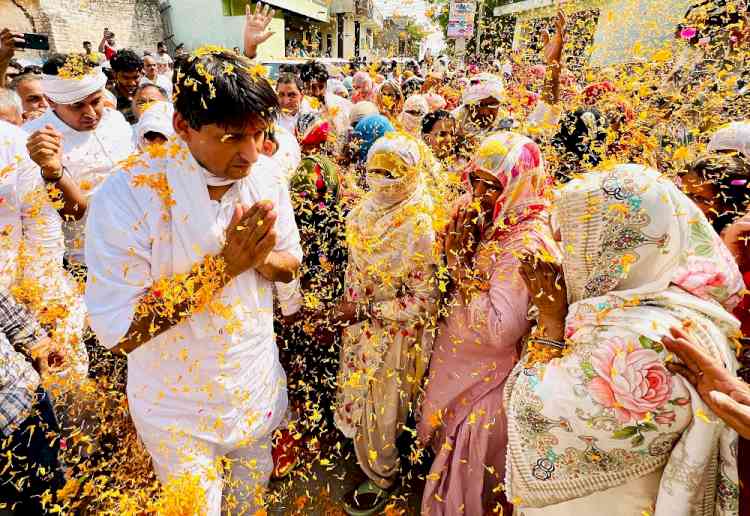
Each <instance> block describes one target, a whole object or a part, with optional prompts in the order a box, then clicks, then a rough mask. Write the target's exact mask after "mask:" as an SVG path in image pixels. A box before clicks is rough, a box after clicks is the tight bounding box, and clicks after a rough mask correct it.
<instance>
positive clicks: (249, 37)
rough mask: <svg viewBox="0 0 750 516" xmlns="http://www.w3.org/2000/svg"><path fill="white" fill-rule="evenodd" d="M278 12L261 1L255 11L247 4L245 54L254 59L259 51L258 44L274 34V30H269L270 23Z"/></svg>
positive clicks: (244, 35) (244, 37)
mask: <svg viewBox="0 0 750 516" xmlns="http://www.w3.org/2000/svg"><path fill="white" fill-rule="evenodd" d="M274 14H276V11H275V10H274V9H271V8H270V7H268V6H267V5H261V4H260V3H258V4H256V5H255V11H252V9H251V8H250V5H246V6H245V30H244V33H243V41H244V43H245V55H246V56H247V57H249V58H250V59H254V58H255V56H256V54H257V52H258V45H260V44H261V43H263V42H265V41H267V40H268V38H270V37H271V36H273V32H270V31H268V30H267V29H268V25H269V24H270V23H271V20H273V16H274Z"/></svg>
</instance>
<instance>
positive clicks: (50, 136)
mask: <svg viewBox="0 0 750 516" xmlns="http://www.w3.org/2000/svg"><path fill="white" fill-rule="evenodd" d="M61 70H65V71H66V74H65V76H64V77H60V76H59V73H60V71H61ZM71 70H73V71H75V73H76V74H77V75H73V76H71V72H70V71H71ZM43 72H44V74H43V75H42V88H43V90H44V94H45V96H46V97H47V100H48V102H49V104H50V109H49V110H47V111H46V112H45V113H44V115H42V116H41V117H39V118H37V119H36V120H33V121H31V122H27V123H26V124H25V125H24V127H23V128H24V129H25V130H26V131H27V132H28V133H29V134H30V135H31V136H30V137H29V141H28V144H27V146H28V149H29V154H30V156H31V159H32V160H33V161H34V162H35V163H36V165H37V166H38V167H39V169H37V173H39V170H40V169H41V176H42V178H43V179H44V181H46V182H47V183H48V184H52V185H54V186H55V188H53V189H50V192H51V193H50V195H52V196H54V197H55V198H54V199H53V200H55V201H60V200H61V201H62V203H60V207H59V208H58V211H59V213H60V215H62V216H63V218H64V220H65V222H64V225H63V230H64V233H65V247H66V257H67V259H68V260H69V261H71V262H73V263H74V264H77V265H83V264H84V257H83V238H84V237H83V229H84V221H83V220H82V219H83V218H84V216H85V214H86V208H87V206H88V198H89V196H90V195H91V194H92V193H93V192H94V191H95V190H96V188H97V187H98V185H99V183H101V182H102V181H103V180H104V179H105V178H106V177H107V176H108V175H109V174H110V172H111V171H112V168H113V167H114V166H115V165H116V164H117V163H118V162H119V161H121V160H124V159H125V158H127V157H128V156H129V155H130V154H131V153H132V152H133V151H134V147H133V135H132V129H131V128H130V126H129V125H128V123H127V122H126V121H125V119H124V118H123V116H122V115H121V114H120V113H118V112H117V111H114V110H112V109H109V108H105V107H104V86H105V84H106V82H107V78H106V76H105V75H104V74H103V73H102V71H101V69H99V68H89V67H88V66H87V65H86V63H85V62H83V61H82V60H81V58H80V57H79V56H74V55H71V56H66V55H63V54H58V55H55V56H53V57H52V58H50V59H49V60H48V61H47V62H46V63H45V64H44V67H43Z"/></svg>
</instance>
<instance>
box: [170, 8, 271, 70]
mask: <svg viewBox="0 0 750 516" xmlns="http://www.w3.org/2000/svg"><path fill="white" fill-rule="evenodd" d="M170 6H171V8H170V18H171V20H172V30H173V31H174V41H175V42H176V43H185V46H186V47H187V48H188V50H194V49H196V48H198V47H201V46H203V45H207V44H212V45H221V46H223V47H227V48H233V47H240V48H242V28H243V25H244V22H245V18H244V16H224V13H223V11H222V4H221V2H220V1H218V0H215V1H214V0H212V1H210V2H207V1H206V0H172V1H171V2H170ZM271 30H272V31H273V32H274V35H273V36H272V37H271V39H269V40H268V41H266V42H265V43H264V44H263V45H261V47H260V48H259V49H258V54H259V57H261V58H277V57H281V56H283V55H284V19H283V15H281V14H278V13H277V14H276V18H275V19H274V20H273V21H272V22H271Z"/></svg>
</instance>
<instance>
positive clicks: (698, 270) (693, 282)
mask: <svg viewBox="0 0 750 516" xmlns="http://www.w3.org/2000/svg"><path fill="white" fill-rule="evenodd" d="M672 282H673V283H674V284H675V285H679V286H680V287H682V288H684V289H685V290H687V291H688V292H690V293H692V294H695V295H696V296H700V297H703V298H705V297H709V296H708V292H709V289H711V288H718V287H722V286H724V285H726V283H727V278H726V276H725V275H724V273H723V272H721V271H720V270H719V269H718V268H717V267H716V265H715V264H714V263H713V262H712V261H709V260H702V259H700V258H696V257H691V258H689V259H688V263H687V266H685V267H680V268H679V269H678V270H677V274H676V275H675V277H674V279H673V280H672Z"/></svg>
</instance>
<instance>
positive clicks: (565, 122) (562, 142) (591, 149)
mask: <svg viewBox="0 0 750 516" xmlns="http://www.w3.org/2000/svg"><path fill="white" fill-rule="evenodd" d="M608 127H609V124H608V123H607V119H606V118H605V117H604V116H603V115H602V114H601V113H600V112H599V110H597V109H594V108H578V109H577V110H575V111H572V112H568V113H566V114H565V115H564V116H563V118H562V120H560V129H559V131H558V133H557V134H556V135H555V136H554V137H553V138H552V144H553V145H554V146H555V147H556V148H557V149H558V152H559V153H560V154H561V155H562V156H564V157H566V158H571V160H570V161H572V163H570V168H571V169H572V168H579V167H581V166H584V167H585V166H590V167H595V166H597V165H598V164H599V163H601V161H602V159H603V157H604V153H605V152H604V151H605V148H604V146H605V145H606V141H607V130H608ZM571 171H572V170H567V171H561V175H560V177H559V179H560V180H565V179H566V177H567V175H569V173H570V172H571Z"/></svg>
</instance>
